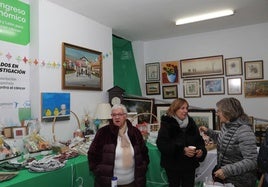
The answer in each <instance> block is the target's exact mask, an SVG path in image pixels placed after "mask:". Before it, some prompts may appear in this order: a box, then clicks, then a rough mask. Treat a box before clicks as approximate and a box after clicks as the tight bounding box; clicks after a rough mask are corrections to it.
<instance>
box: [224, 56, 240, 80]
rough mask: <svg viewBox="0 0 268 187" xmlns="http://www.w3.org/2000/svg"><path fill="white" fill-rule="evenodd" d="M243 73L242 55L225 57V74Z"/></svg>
mask: <svg viewBox="0 0 268 187" xmlns="http://www.w3.org/2000/svg"><path fill="white" fill-rule="evenodd" d="M242 74H243V65H242V57H234V58H226V59H225V75H226V76H234V75H242Z"/></svg>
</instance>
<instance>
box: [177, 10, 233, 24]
mask: <svg viewBox="0 0 268 187" xmlns="http://www.w3.org/2000/svg"><path fill="white" fill-rule="evenodd" d="M233 14H234V11H233V10H230V9H227V10H222V11H218V12H211V13H208V14H201V15H197V16H192V17H186V18H181V19H178V20H177V21H176V25H183V24H187V23H193V22H197V21H204V20H208V19H214V18H219V17H223V16H230V15H233Z"/></svg>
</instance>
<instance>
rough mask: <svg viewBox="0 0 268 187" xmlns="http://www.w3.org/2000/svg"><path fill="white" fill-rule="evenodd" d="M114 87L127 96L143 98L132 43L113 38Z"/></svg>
mask: <svg viewBox="0 0 268 187" xmlns="http://www.w3.org/2000/svg"><path fill="white" fill-rule="evenodd" d="M113 61H114V62H113V68H114V85H116V86H119V87H121V88H123V89H124V90H125V93H126V94H129V95H137V96H141V95H142V94H141V88H140V82H139V77H138V73H137V68H136V64H135V59H134V55H133V51H132V44H131V42H130V41H128V40H125V39H122V38H119V37H116V36H113Z"/></svg>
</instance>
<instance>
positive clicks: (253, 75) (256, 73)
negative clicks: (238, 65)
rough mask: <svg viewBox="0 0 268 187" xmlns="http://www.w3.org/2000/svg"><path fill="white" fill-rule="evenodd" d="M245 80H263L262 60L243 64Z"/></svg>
mask: <svg viewBox="0 0 268 187" xmlns="http://www.w3.org/2000/svg"><path fill="white" fill-rule="evenodd" d="M244 69H245V80H253V79H263V60H256V61H247V62H245V68H244Z"/></svg>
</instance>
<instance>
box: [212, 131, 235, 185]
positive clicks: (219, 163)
mask: <svg viewBox="0 0 268 187" xmlns="http://www.w3.org/2000/svg"><path fill="white" fill-rule="evenodd" d="M236 130H237V129H236ZM236 130H235V131H234V133H233V134H232V136H231V138H230V139H229V141H228V144H227V146H226V147H225V150H224V152H223V154H222V158H221V160H222V159H223V158H224V155H225V152H226V150H227V147H228V146H229V144H230V141H231V139H232V138H233V136H234V134H235V132H236ZM221 160H219V162H218V164H217V165H216V166H214V168H213V169H212V174H211V175H212V179H213V181H214V182H219V183H222V184H224V183H226V181H225V179H220V178H218V177H216V176H215V174H214V173H215V172H216V171H217V170H219V169H221Z"/></svg>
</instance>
